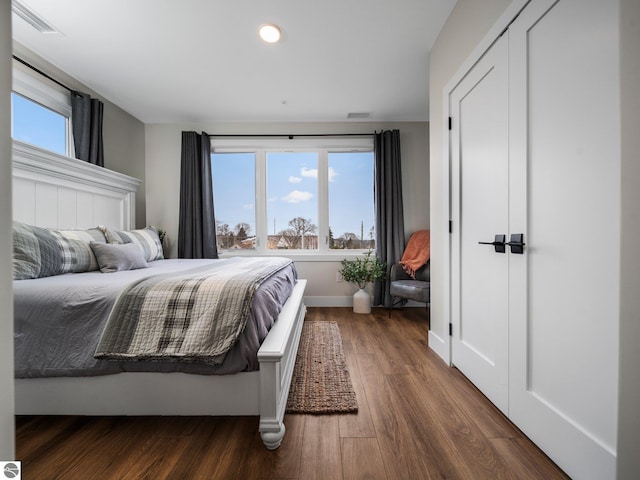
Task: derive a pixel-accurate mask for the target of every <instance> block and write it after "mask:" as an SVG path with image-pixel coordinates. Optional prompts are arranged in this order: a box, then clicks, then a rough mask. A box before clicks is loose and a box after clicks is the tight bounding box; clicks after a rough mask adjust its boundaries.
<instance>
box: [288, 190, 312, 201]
mask: <svg viewBox="0 0 640 480" xmlns="http://www.w3.org/2000/svg"><path fill="white" fill-rule="evenodd" d="M312 198H313V194H312V193H311V192H301V191H300V190H294V191H292V192H290V193H289V194H288V195H287V196H285V197H282V200H284V201H285V202H287V203H300V202H306V201H308V200H311V199H312Z"/></svg>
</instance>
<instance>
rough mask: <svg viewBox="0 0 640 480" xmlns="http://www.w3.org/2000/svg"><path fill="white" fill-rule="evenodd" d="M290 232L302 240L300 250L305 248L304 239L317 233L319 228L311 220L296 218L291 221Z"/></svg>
mask: <svg viewBox="0 0 640 480" xmlns="http://www.w3.org/2000/svg"><path fill="white" fill-rule="evenodd" d="M289 230H291V231H292V233H293V235H294V236H295V237H296V238H300V243H301V245H300V248H304V237H305V236H306V235H309V234H313V233H316V232H317V231H318V227H317V225H315V224H313V223H312V222H311V219H309V218H302V217H296V218H293V219H291V220H289Z"/></svg>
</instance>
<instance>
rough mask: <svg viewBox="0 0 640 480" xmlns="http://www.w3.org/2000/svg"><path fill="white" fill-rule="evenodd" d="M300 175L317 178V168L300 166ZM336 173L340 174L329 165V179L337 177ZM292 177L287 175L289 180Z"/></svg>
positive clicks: (331, 180)
mask: <svg viewBox="0 0 640 480" xmlns="http://www.w3.org/2000/svg"><path fill="white" fill-rule="evenodd" d="M300 175H302V176H303V177H307V178H318V169H317V168H307V167H302V168H301V169H300ZM338 175H340V174H339V173H338V172H336V171H335V169H334V168H333V167H329V181H330V182H333V179H334V178H335V177H337V176H338ZM291 178H292V177H289V181H291Z"/></svg>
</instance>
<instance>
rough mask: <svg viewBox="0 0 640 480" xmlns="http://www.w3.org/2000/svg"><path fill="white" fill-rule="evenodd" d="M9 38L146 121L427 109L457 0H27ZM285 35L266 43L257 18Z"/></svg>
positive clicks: (328, 118)
mask: <svg viewBox="0 0 640 480" xmlns="http://www.w3.org/2000/svg"><path fill="white" fill-rule="evenodd" d="M22 3H23V4H25V5H26V6H28V7H30V8H31V9H32V10H33V11H34V12H36V13H37V14H39V15H40V16H41V17H43V18H44V19H45V20H47V21H48V22H49V23H50V24H52V25H53V26H54V27H56V28H57V29H58V30H59V31H60V32H61V33H59V34H46V35H43V34H41V33H39V32H38V31H36V30H35V29H34V28H33V27H31V26H30V25H29V24H27V23H26V22H25V21H24V20H22V19H20V18H19V17H17V16H16V15H13V37H14V39H15V40H16V41H18V42H19V43H21V44H22V45H24V46H26V47H27V48H29V49H30V50H32V51H34V52H35V53H37V54H38V55H40V56H41V57H43V58H44V59H46V60H48V61H49V62H51V63H52V64H54V65H56V66H57V67H59V68H60V69H61V70H63V71H64V72H66V73H67V74H69V75H71V76H72V77H74V78H76V79H77V80H79V81H81V82H82V83H84V84H85V85H87V86H88V87H90V88H91V89H93V90H95V91H96V92H98V93H99V94H100V95H102V96H103V97H104V98H106V99H108V100H109V101H111V102H113V103H115V104H116V105H118V106H120V107H121V108H123V109H124V110H126V111H127V112H129V113H131V114H132V115H134V116H135V117H137V118H138V119H140V120H141V121H143V122H145V123H180V122H197V123H202V122H215V121H220V122H226V121H243V122H252V121H256V122H264V121H284V122H304V121H317V122H333V121H347V114H348V113H349V112H371V113H372V116H371V119H370V120H371V121H426V120H427V119H428V112H429V106H428V61H429V50H430V49H431V46H432V45H433V42H434V40H435V39H436V37H437V35H438V32H439V31H440V29H441V28H442V25H443V24H444V22H445V20H446V18H447V17H448V15H449V13H450V12H451V10H452V9H453V6H454V5H455V0H317V1H311V0H209V1H207V0H180V1H178V0H82V1H80V0H24V1H23V2H22ZM263 23H275V24H277V25H279V26H280V27H281V29H282V31H283V33H284V40H283V41H282V42H281V43H279V44H276V45H267V44H265V43H262V42H261V41H260V40H259V39H258V36H257V28H258V26H259V25H261V24H263ZM359 121H362V120H359Z"/></svg>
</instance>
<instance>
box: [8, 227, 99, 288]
mask: <svg viewBox="0 0 640 480" xmlns="http://www.w3.org/2000/svg"><path fill="white" fill-rule="evenodd" d="M90 241H97V242H102V243H105V242H106V238H105V237H104V235H103V234H102V232H100V231H99V230H97V229H90V230H62V231H61V230H53V229H50V228H42V227H36V226H33V225H27V224H25V223H21V222H13V278H14V280H26V279H30V278H41V277H50V276H53V275H61V274H63V273H79V272H88V271H91V270H97V269H98V262H97V261H96V258H95V256H94V254H93V252H92V250H91V247H90V246H89V242H90Z"/></svg>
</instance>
